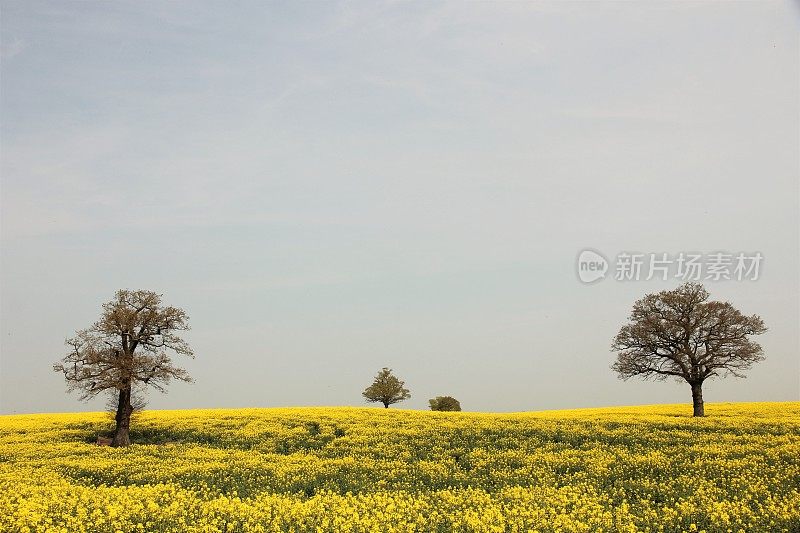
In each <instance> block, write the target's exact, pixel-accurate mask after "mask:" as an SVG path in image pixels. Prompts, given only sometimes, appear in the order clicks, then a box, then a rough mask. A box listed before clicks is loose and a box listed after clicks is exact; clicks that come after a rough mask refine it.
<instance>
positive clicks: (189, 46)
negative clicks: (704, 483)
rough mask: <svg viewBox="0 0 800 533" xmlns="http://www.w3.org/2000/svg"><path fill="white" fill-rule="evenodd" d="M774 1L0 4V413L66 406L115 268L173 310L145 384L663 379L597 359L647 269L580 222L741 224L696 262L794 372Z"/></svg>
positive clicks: (638, 391)
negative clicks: (591, 270)
mask: <svg viewBox="0 0 800 533" xmlns="http://www.w3.org/2000/svg"><path fill="white" fill-rule="evenodd" d="M799 22H800V10H799V9H798V8H797V6H796V4H794V3H789V2H769V1H758V2H645V3H632V2H622V3H611V2H591V3H578V2H565V3H548V2H537V3H524V2H519V3H458V2H455V3H440V2H388V3H373V2H363V3H362V2H354V3H349V2H348V3H332V2H331V3H328V2H324V3H323V2H316V3H311V2H301V3H296V2H271V3H264V2H238V3H233V4H231V3H219V2H147V1H145V2H141V1H137V2H94V1H86V2H37V1H7V0H4V1H2V3H0V47H1V54H0V176H1V177H2V180H1V182H0V209H1V211H2V214H1V215H0V244H1V248H0V334H1V335H2V336H1V337H0V413H32V412H64V411H80V410H96V409H100V408H102V407H103V405H104V403H105V400H104V399H102V398H101V399H98V400H95V401H93V402H90V403H82V402H79V401H78V398H77V396H76V395H75V394H71V395H70V394H67V393H66V392H65V389H66V386H65V383H64V380H63V376H62V375H60V374H57V373H55V372H53V370H52V365H53V363H54V362H56V361H57V360H59V359H60V358H61V357H63V356H64V355H65V354H66V352H67V349H66V346H65V345H64V340H65V339H66V338H67V337H69V336H70V335H72V333H73V332H74V331H76V330H79V329H82V328H85V327H88V326H89V325H90V324H91V323H93V322H94V321H95V320H96V319H97V318H98V317H99V314H100V309H101V305H102V304H103V302H106V301H108V300H110V299H111V298H112V297H113V295H114V292H115V291H116V290H117V289H120V288H130V289H147V290H154V291H157V292H159V293H161V294H163V297H164V301H165V302H166V303H168V304H171V305H175V306H178V307H182V308H183V309H185V310H186V312H187V313H188V314H189V316H190V323H191V326H192V330H191V331H190V332H188V333H187V335H186V339H187V340H188V341H189V342H190V344H191V345H192V347H193V348H194V350H195V353H196V358H195V359H183V360H180V362H181V363H182V366H184V367H185V368H186V369H187V370H188V371H189V372H190V373H191V375H192V376H193V377H194V379H195V382H194V383H191V384H184V383H177V384H174V385H172V386H171V387H170V389H169V391H168V393H167V394H161V393H158V392H155V391H154V392H151V393H150V394H149V407H150V408H153V409H178V408H209V407H271V406H301V405H365V403H364V401H363V398H362V397H361V391H362V390H363V389H364V388H365V387H366V386H367V385H369V384H370V382H371V380H372V377H373V376H374V375H375V373H376V372H377V371H378V370H379V369H380V368H381V367H384V366H387V367H390V368H392V369H394V371H395V373H396V374H397V375H398V376H399V377H400V378H401V379H403V380H405V382H406V386H407V387H408V388H409V389H410V390H411V394H412V398H411V399H410V400H408V401H406V402H405V403H403V404H400V406H399V407H403V408H410V409H426V408H427V400H428V399H429V398H432V397H434V396H439V395H451V396H454V397H456V398H458V399H459V400H460V401H461V404H462V406H463V408H464V409H465V410H471V411H531V410H542V409H559V408H573V407H590V406H607V405H635V404H654V403H681V402H682V403H687V404H688V403H690V399H691V397H690V391H689V387H688V386H687V385H686V384H685V383H684V384H681V383H677V382H655V383H653V382H644V381H639V380H635V379H634V380H629V381H621V380H619V379H618V378H617V377H616V375H615V374H614V373H613V371H612V370H611V369H610V365H611V363H612V362H613V360H614V357H615V355H614V353H612V352H611V351H610V345H611V341H612V338H613V337H614V335H615V334H616V332H617V331H618V330H619V328H620V327H621V326H622V325H623V324H624V323H625V322H626V320H627V317H628V314H629V312H630V310H631V307H632V305H633V302H634V301H635V300H637V299H638V298H640V297H642V296H643V295H644V294H646V293H650V292H654V291H659V290H663V289H671V288H674V287H676V286H677V285H678V284H679V283H680V280H679V279H674V277H671V278H670V279H668V280H663V279H659V278H658V277H656V278H654V279H650V280H646V279H639V280H629V281H618V280H616V279H614V278H612V277H611V276H609V277H606V278H605V279H601V280H599V281H598V282H595V283H592V284H585V283H582V282H581V281H580V279H579V278H578V276H577V273H576V257H577V256H578V254H579V253H580V252H581V251H582V250H584V249H592V250H596V251H599V252H600V253H602V254H603V255H604V256H605V257H607V258H609V260H610V261H613V259H614V257H616V256H617V255H618V254H619V253H622V252H625V251H638V252H642V253H658V254H661V253H668V254H673V255H675V254H678V253H680V252H692V251H694V252H700V253H703V254H709V253H713V252H717V251H725V252H730V253H736V252H747V253H754V252H759V253H761V254H762V255H763V258H764V259H763V263H762V264H761V267H762V268H761V269H760V273H759V276H758V279H756V280H753V279H746V280H736V279H733V280H724V279H723V280H719V281H714V280H713V279H711V280H707V281H704V283H705V285H706V287H707V288H708V290H709V291H710V292H711V296H712V298H713V299H720V300H728V301H730V302H731V303H733V304H734V305H735V306H736V307H737V308H739V309H740V310H741V311H742V312H744V313H746V314H754V313H755V314H759V315H760V316H761V317H762V318H763V319H764V321H765V323H766V325H767V326H768V327H769V331H768V332H767V333H766V334H764V335H762V336H760V337H758V339H757V340H758V341H759V342H760V343H761V344H762V346H763V348H764V353H765V356H766V359H765V360H764V361H763V362H761V363H759V364H757V365H756V366H754V367H753V368H752V369H751V370H750V371H749V372H747V376H748V377H747V378H746V379H736V378H733V377H730V378H726V379H723V380H716V381H712V382H708V383H707V384H706V386H705V388H704V390H705V399H706V401H709V402H727V401H789V400H793V401H797V400H798V399H800V284H799V281H800V274H798V273H800V101H799V97H798V95H800V74H799V72H800V70H799V65H800V62H799V61H798V51H799V50H800V39H799V37H798V36H799V35H800V31H799V25H798V23H799Z"/></svg>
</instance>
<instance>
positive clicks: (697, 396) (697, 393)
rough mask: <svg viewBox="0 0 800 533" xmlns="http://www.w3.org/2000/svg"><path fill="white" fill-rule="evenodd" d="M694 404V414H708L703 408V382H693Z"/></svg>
mask: <svg viewBox="0 0 800 533" xmlns="http://www.w3.org/2000/svg"><path fill="white" fill-rule="evenodd" d="M691 385H692V406H693V407H694V416H706V414H705V410H704V409H703V383H702V382H701V383H692V384H691Z"/></svg>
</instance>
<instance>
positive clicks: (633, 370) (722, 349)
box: [611, 283, 767, 416]
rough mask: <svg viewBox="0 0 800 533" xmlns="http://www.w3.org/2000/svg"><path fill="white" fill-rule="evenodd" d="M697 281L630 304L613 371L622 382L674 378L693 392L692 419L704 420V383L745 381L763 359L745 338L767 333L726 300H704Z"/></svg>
mask: <svg viewBox="0 0 800 533" xmlns="http://www.w3.org/2000/svg"><path fill="white" fill-rule="evenodd" d="M708 297H709V294H708V291H706V289H705V288H704V287H703V286H702V285H700V284H698V283H684V284H683V285H681V286H680V287H678V288H676V289H674V290H671V291H661V292H659V293H656V294H648V295H647V296H645V297H644V298H642V299H641V300H639V301H637V302H636V303H635V304H634V305H633V311H632V312H631V315H630V318H629V320H630V322H629V323H628V324H627V325H625V326H623V327H622V329H621V330H620V331H619V333H618V334H617V336H616V338H614V342H613V344H612V346H611V349H612V350H613V351H615V352H619V353H618V354H617V360H616V362H614V364H613V365H612V368H613V369H614V370H616V371H617V373H618V374H619V377H620V378H622V379H629V378H632V377H634V376H639V377H642V378H644V379H654V380H663V379H667V378H675V379H677V380H678V381H685V382H687V383H688V384H689V385H690V386H691V388H692V405H693V409H694V416H704V415H705V410H704V407H703V382H705V380H707V379H710V378H714V377H724V376H726V375H729V374H730V375H733V376H736V377H744V374H743V371H745V370H747V369H749V368H750V367H751V366H752V365H753V363H756V362H758V361H761V360H762V359H764V357H763V355H762V350H761V346H760V345H759V344H757V343H755V342H753V341H751V340H750V339H749V338H748V336H750V335H760V334H762V333H764V332H765V331H767V328H766V327H765V326H764V322H763V321H762V320H761V318H760V317H759V316H758V315H752V316H745V315H743V314H742V313H741V312H739V311H738V310H737V309H735V308H734V307H733V306H732V305H731V304H730V303H728V302H717V301H708Z"/></svg>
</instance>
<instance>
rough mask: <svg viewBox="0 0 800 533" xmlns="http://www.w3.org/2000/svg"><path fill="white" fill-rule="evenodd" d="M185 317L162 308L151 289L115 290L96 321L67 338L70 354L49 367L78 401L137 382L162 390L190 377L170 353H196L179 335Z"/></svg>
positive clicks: (176, 311) (168, 308)
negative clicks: (75, 393) (59, 374)
mask: <svg viewBox="0 0 800 533" xmlns="http://www.w3.org/2000/svg"><path fill="white" fill-rule="evenodd" d="M188 320H189V317H188V316H187V315H186V313H185V312H184V311H183V310H182V309H179V308H176V307H171V306H163V305H162V304H161V295H159V294H157V293H155V292H152V291H131V290H119V291H117V293H116V294H115V296H114V299H113V300H111V301H110V302H108V303H106V304H104V305H103V312H102V315H101V316H100V319H99V320H98V321H97V322H95V323H94V324H93V325H92V326H91V327H89V328H87V329H84V330H80V331H77V332H76V333H75V336H74V337H72V338H69V339H67V341H66V344H67V345H68V346H69V352H68V353H67V355H66V356H65V357H64V358H63V359H62V360H61V362H59V363H56V364H55V365H54V366H53V368H54V370H56V371H58V372H62V373H63V374H64V377H65V378H66V381H67V385H68V388H69V390H70V391H73V390H77V391H80V393H81V399H89V398H93V397H95V396H96V395H98V394H100V393H102V392H103V391H109V390H113V389H116V390H121V389H125V388H130V386H131V385H135V384H140V385H149V386H151V387H154V388H155V389H157V390H160V391H164V390H165V387H166V385H168V384H169V382H170V381H171V380H173V379H177V380H181V381H191V378H190V377H189V374H188V373H187V372H186V370H184V369H182V368H178V367H177V366H175V365H174V364H173V362H172V358H171V357H170V352H172V353H173V354H181V355H186V356H189V357H194V354H193V352H192V349H191V348H190V347H189V345H188V344H187V343H186V341H184V340H183V339H182V338H180V337H179V336H178V335H177V332H181V331H186V330H188V329H189V324H188ZM159 335H160V337H159Z"/></svg>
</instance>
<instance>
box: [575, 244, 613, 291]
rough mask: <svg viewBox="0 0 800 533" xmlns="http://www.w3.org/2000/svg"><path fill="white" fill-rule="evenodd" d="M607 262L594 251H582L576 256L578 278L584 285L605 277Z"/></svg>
mask: <svg viewBox="0 0 800 533" xmlns="http://www.w3.org/2000/svg"><path fill="white" fill-rule="evenodd" d="M606 272H608V260H607V259H606V258H605V257H603V256H602V255H600V254H599V253H597V252H595V251H594V250H583V251H582V252H581V253H580V254H579V255H578V278H580V280H581V281H582V282H584V283H593V282H595V281H597V280H600V279H603V278H604V277H606Z"/></svg>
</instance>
